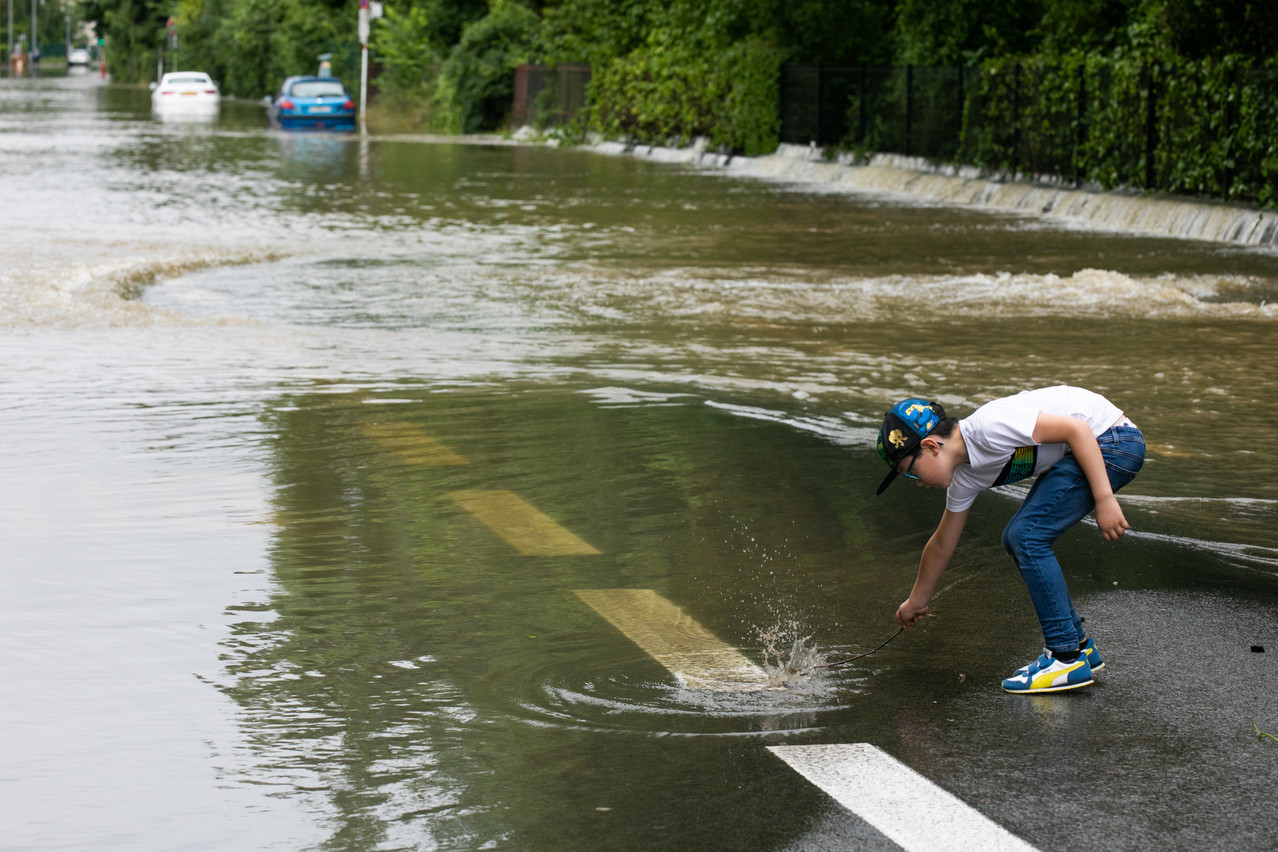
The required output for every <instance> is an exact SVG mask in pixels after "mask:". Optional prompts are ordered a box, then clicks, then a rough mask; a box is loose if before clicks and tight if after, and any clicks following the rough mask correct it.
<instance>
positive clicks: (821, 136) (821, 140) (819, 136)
mask: <svg viewBox="0 0 1278 852" xmlns="http://www.w3.org/2000/svg"><path fill="white" fill-rule="evenodd" d="M822 94H823V93H822V91H821V66H820V65H818V66H817V67H816V139H813V140H812V141H813V142H816V143H817V144H818V145H824V144H825V123H824V121H822V118H823V116H822V115H821V101H822Z"/></svg>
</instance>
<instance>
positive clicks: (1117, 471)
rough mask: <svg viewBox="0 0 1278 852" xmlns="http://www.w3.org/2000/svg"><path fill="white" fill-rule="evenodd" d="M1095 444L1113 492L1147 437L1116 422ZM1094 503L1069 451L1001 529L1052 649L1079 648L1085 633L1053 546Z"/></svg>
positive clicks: (1130, 474) (1140, 457) (1133, 467)
mask: <svg viewBox="0 0 1278 852" xmlns="http://www.w3.org/2000/svg"><path fill="white" fill-rule="evenodd" d="M1096 443H1098V444H1100V450H1101V455H1102V456H1103V457H1104V459H1105V472H1106V473H1108V474H1109V484H1110V487H1111V488H1113V489H1114V491H1115V492H1117V491H1118V489H1120V488H1122V487H1123V486H1124V485H1126V484H1127V483H1129V482H1131V481H1132V479H1133V478H1134V477H1135V476H1136V472H1137V471H1139V470H1140V468H1141V465H1143V464H1144V463H1145V438H1144V436H1143V435H1141V433H1140V430H1139V429H1137V428H1136V427H1135V426H1115V427H1112V428H1110V429H1109V430H1107V431H1105V432H1104V433H1102V434H1101V435H1100V436H1099V437H1098V438H1097V439H1096ZM1095 507H1096V503H1095V501H1094V500H1093V499H1092V489H1091V487H1090V486H1089V485H1088V484H1087V476H1086V475H1084V473H1083V469H1082V468H1081V467H1079V466H1078V461H1077V460H1076V459H1075V458H1074V456H1073V454H1072V453H1068V452H1067V453H1066V454H1065V457H1064V458H1062V459H1061V460H1060V461H1058V462H1057V463H1056V464H1054V465H1052V466H1051V467H1050V468H1048V469H1047V470H1046V471H1044V472H1043V473H1042V475H1040V476H1039V477H1038V481H1037V482H1035V483H1034V487H1033V488H1031V489H1030V493H1029V496H1028V497H1026V498H1025V502H1024V503H1022V504H1021V508H1019V509H1017V511H1016V514H1015V515H1013V516H1012V520H1011V521H1009V522H1008V524H1007V528H1006V529H1004V530H1003V547H1004V549H1005V550H1007V552H1008V553H1009V554H1011V557H1012V559H1014V560H1015V561H1016V566H1017V567H1018V568H1020V569H1021V576H1022V577H1023V578H1024V580H1025V586H1026V587H1027V588H1028V589H1029V593H1030V600H1032V601H1033V602H1034V609H1035V611H1036V612H1037V613H1038V621H1039V624H1041V625H1042V627H1043V644H1044V645H1046V646H1047V648H1048V649H1049V650H1051V651H1054V652H1059V651H1075V650H1077V649H1078V643H1079V642H1081V641H1083V639H1084V638H1085V634H1084V633H1083V620H1082V619H1081V618H1079V617H1078V613H1076V612H1075V611H1074V603H1073V601H1071V600H1070V597H1069V590H1068V589H1067V588H1066V587H1065V575H1064V574H1062V573H1061V565H1060V563H1059V562H1057V561H1056V554H1055V553H1054V552H1053V550H1052V545H1053V544H1055V542H1056V539H1058V538H1060V537H1061V536H1062V535H1063V534H1064V533H1065V531H1066V530H1068V529H1069V528H1070V527H1072V526H1074V524H1076V523H1078V522H1079V521H1081V520H1082V519H1083V518H1084V517H1086V516H1087V513H1088V512H1090V511H1092V509H1094V508H1095Z"/></svg>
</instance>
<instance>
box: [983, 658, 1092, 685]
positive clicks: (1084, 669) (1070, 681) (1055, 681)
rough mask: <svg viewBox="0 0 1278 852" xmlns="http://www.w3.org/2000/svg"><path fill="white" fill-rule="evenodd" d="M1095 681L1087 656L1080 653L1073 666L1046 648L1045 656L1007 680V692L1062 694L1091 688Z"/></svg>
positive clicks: (1005, 682) (1022, 668)
mask: <svg viewBox="0 0 1278 852" xmlns="http://www.w3.org/2000/svg"><path fill="white" fill-rule="evenodd" d="M1090 683H1093V681H1092V666H1091V664H1090V663H1088V661H1087V655H1086V654H1079V655H1078V659H1077V660H1075V661H1074V662H1072V663H1065V662H1062V661H1060V660H1058V659H1056V658H1055V657H1053V656H1052V652H1051V651H1048V650H1046V649H1044V651H1043V656H1041V657H1039V658H1038V659H1037V660H1035V661H1034V662H1032V663H1030V664H1029V665H1028V666H1022V667H1021V668H1019V669H1017V670H1016V671H1015V672H1014V673H1013V674H1012V676H1011V677H1009V678H1008V679H1007V680H1005V681H1003V689H1004V690H1006V691H1007V692H1015V693H1018V694H1025V695H1030V694H1037V693H1040V692H1062V691H1064V690H1066V689H1077V688H1078V687H1080V686H1087V685H1088V684H1090Z"/></svg>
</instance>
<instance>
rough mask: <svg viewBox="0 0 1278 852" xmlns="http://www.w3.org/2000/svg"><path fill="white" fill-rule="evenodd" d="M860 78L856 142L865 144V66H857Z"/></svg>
mask: <svg viewBox="0 0 1278 852" xmlns="http://www.w3.org/2000/svg"><path fill="white" fill-rule="evenodd" d="M857 69H858V71H859V72H860V73H859V75H858V76H859V77H860V80H859V81H858V90H859V92H860V95H859V97H858V98H857V102H858V104H859V109H858V110H857V116H856V144H858V145H865V66H864V65H858V66H857Z"/></svg>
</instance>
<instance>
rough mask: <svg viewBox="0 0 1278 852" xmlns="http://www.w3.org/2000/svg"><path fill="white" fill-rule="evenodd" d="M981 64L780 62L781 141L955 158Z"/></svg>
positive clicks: (937, 157) (938, 157) (947, 158)
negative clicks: (927, 65) (836, 65)
mask: <svg viewBox="0 0 1278 852" xmlns="http://www.w3.org/2000/svg"><path fill="white" fill-rule="evenodd" d="M979 74H980V71H979V70H978V69H974V68H924V67H921V66H905V67H898V68H882V67H874V66H867V65H861V66H855V67H840V68H832V67H824V66H787V67H784V68H782V69H781V104H780V109H781V141H782V142H794V143H800V144H807V143H815V144H817V145H821V146H826V145H841V146H845V147H849V148H870V149H873V150H877V151H893V152H897V153H902V154H908V155H914V156H920V157H931V158H936V159H945V160H949V159H953V158H954V157H955V156H956V155H957V154H958V152H959V149H960V146H961V140H962V135H963V115H964V109H965V105H966V103H967V100H968V94H969V92H970V91H971V89H972V88H973V87H974V85H975V84H976V83H978V82H979Z"/></svg>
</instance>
